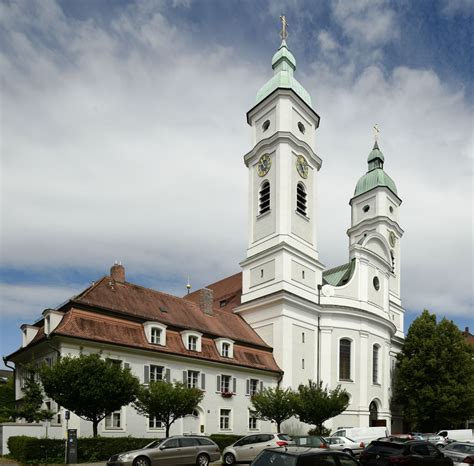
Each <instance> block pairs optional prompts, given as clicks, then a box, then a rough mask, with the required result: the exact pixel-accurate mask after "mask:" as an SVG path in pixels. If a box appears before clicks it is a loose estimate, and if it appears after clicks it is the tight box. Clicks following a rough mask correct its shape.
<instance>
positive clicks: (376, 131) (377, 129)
mask: <svg viewBox="0 0 474 466" xmlns="http://www.w3.org/2000/svg"><path fill="white" fill-rule="evenodd" d="M374 130H375V133H374V139H375V140H377V138H378V136H379V133H380V130H379V125H378V124H377V123H375V125H374Z"/></svg>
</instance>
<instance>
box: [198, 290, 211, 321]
mask: <svg viewBox="0 0 474 466" xmlns="http://www.w3.org/2000/svg"><path fill="white" fill-rule="evenodd" d="M213 302H214V291H212V290H210V289H209V288H201V289H200V290H199V307H200V308H201V311H202V312H204V314H207V315H208V316H213V315H214V313H213V312H212V304H213Z"/></svg>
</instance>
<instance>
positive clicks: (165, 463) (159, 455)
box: [107, 435, 221, 466]
mask: <svg viewBox="0 0 474 466" xmlns="http://www.w3.org/2000/svg"><path fill="white" fill-rule="evenodd" d="M220 456H221V455H220V451H219V447H218V446H217V445H216V444H215V443H214V442H213V441H212V440H211V439H209V438H207V437H200V436H197V435H196V436H187V435H186V436H179V435H177V436H174V437H169V438H165V439H159V440H154V441H153V442H151V443H149V444H148V445H146V446H145V447H143V448H142V449H140V450H133V451H127V452H125V453H119V454H118V455H113V456H111V457H110V458H109V460H108V461H107V466H174V465H178V464H188V465H192V464H195V465H197V466H208V464H209V463H211V462H213V461H217V460H218V459H219V458H220Z"/></svg>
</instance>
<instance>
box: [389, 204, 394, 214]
mask: <svg viewBox="0 0 474 466" xmlns="http://www.w3.org/2000/svg"><path fill="white" fill-rule="evenodd" d="M388 210H389V211H390V213H391V214H393V207H392V206H390V207H389V208H388Z"/></svg>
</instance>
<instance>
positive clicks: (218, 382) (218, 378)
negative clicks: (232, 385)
mask: <svg viewBox="0 0 474 466" xmlns="http://www.w3.org/2000/svg"><path fill="white" fill-rule="evenodd" d="M217 391H218V392H220V391H221V376H220V375H218V376H217Z"/></svg>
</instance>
